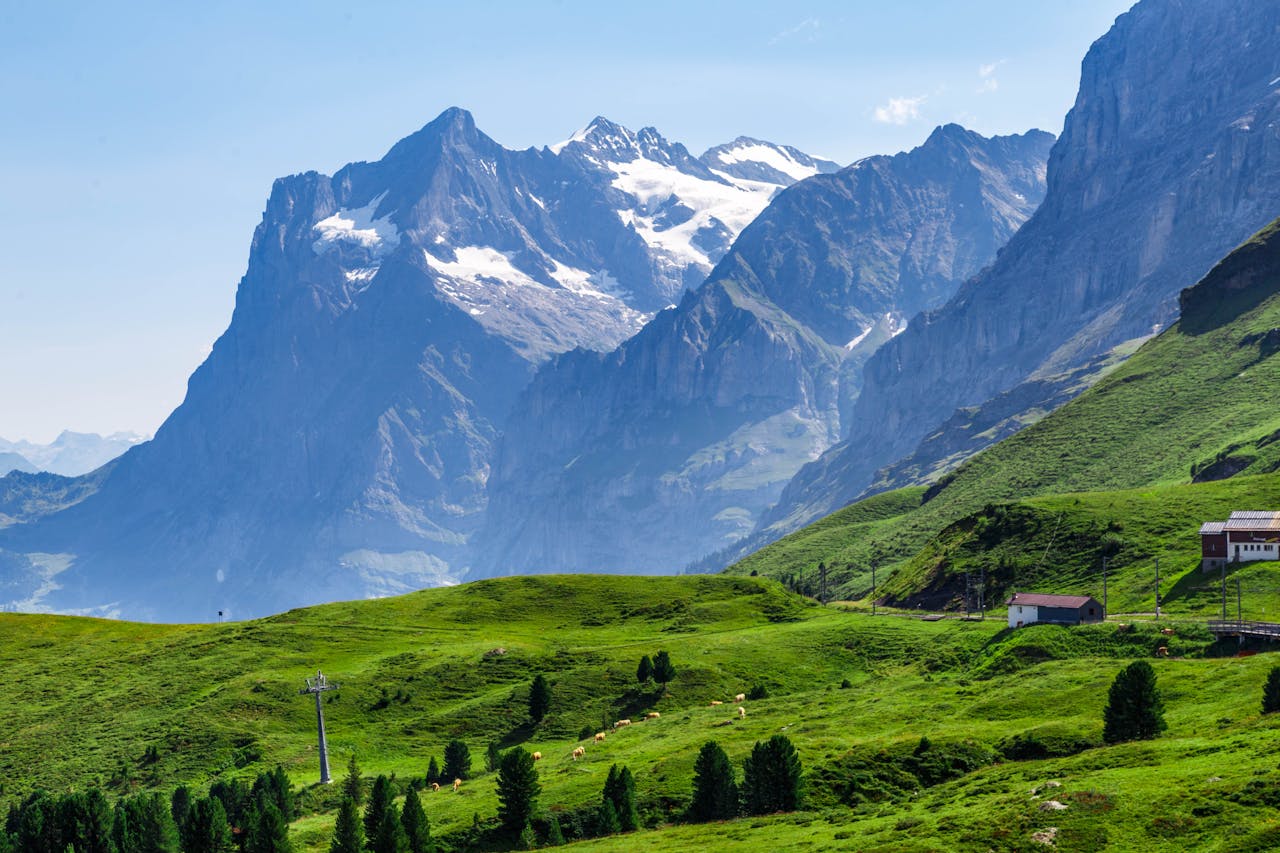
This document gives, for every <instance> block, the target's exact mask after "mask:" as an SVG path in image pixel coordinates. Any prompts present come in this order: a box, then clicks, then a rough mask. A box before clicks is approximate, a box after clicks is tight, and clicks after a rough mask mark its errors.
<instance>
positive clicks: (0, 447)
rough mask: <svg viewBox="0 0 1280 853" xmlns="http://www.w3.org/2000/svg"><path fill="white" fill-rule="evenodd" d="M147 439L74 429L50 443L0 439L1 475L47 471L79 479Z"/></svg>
mask: <svg viewBox="0 0 1280 853" xmlns="http://www.w3.org/2000/svg"><path fill="white" fill-rule="evenodd" d="M146 440H147V437H146V436H145V435H140V434H138V433H136V432H116V433H112V434H111V435H105V436H104V435H98V434H97V433H93V432H72V431H71V430H63V431H62V432H61V433H59V434H58V437H57V438H55V439H54V440H53V441H51V442H49V443H48V444H36V443H35V442H31V441H6V440H5V439H3V438H0V476H3V475H4V474H7V473H9V472H10V471H24V472H28V473H34V472H36V471H48V472H49V473H52V474H61V475H62V476H64V477H76V476H79V475H80V474H88V473H89V472H90V471H92V470H94V469H95V468H100V467H102V466H103V465H105V464H107V463H108V462H110V461H111V460H112V459H115V458H116V457H117V456H119V455H120V454H121V453H124V452H125V451H126V450H128V449H129V448H130V447H133V446H134V445H135V444H141V443H142V442H144V441H146Z"/></svg>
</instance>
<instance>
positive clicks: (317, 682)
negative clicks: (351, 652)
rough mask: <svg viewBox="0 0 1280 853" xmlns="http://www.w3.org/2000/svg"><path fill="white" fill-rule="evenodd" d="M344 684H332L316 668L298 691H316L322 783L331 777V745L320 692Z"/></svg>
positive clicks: (328, 780) (326, 783)
mask: <svg viewBox="0 0 1280 853" xmlns="http://www.w3.org/2000/svg"><path fill="white" fill-rule="evenodd" d="M341 686H342V685H340V684H330V683H329V679H327V678H325V677H324V673H322V672H321V671H320V670H318V669H317V670H316V675H315V678H308V679H307V686H306V687H304V688H302V689H301V690H299V691H298V693H299V694H306V693H314V694H315V697H316V727H317V728H318V729H319V730H320V784H321V785H328V784H329V783H330V782H332V781H333V780H332V779H330V778H329V745H328V743H326V742H325V739H324V706H323V705H321V704H320V694H321V693H324V692H325V691H327V690H337V689H338V688H339V687H341Z"/></svg>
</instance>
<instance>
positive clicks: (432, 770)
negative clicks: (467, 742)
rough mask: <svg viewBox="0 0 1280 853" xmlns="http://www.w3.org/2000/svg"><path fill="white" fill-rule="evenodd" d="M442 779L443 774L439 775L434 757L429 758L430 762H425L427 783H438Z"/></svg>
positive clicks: (438, 767) (438, 766) (438, 768)
mask: <svg viewBox="0 0 1280 853" xmlns="http://www.w3.org/2000/svg"><path fill="white" fill-rule="evenodd" d="M443 778H444V776H443V774H441V773H440V765H439V764H438V763H437V762H436V757H435V756H434V755H433V756H431V760H430V761H429V762H427V781H428V782H439V781H440V780H441V779H443Z"/></svg>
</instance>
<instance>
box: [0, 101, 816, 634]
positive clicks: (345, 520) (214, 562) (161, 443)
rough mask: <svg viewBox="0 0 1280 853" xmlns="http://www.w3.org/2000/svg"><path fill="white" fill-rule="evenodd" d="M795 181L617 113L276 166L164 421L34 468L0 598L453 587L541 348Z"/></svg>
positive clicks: (210, 609) (562, 344)
mask: <svg viewBox="0 0 1280 853" xmlns="http://www.w3.org/2000/svg"><path fill="white" fill-rule="evenodd" d="M791 181H792V179H790V178H786V179H785V180H782V181H781V182H780V183H768V182H764V181H741V180H738V179H735V178H733V176H731V175H728V174H724V173H719V172H716V171H713V170H712V169H711V168H710V167H709V166H708V165H707V164H705V163H703V162H702V161H700V160H698V159H697V158H694V157H692V156H691V155H689V153H688V152H687V151H686V150H685V149H684V147H683V146H681V145H678V144H675V143H670V142H668V141H666V140H665V139H663V138H662V137H661V135H659V134H658V133H657V132H656V131H654V130H652V129H651V128H650V129H645V130H642V131H640V132H639V133H633V132H631V131H629V130H627V129H626V128H622V127H620V126H618V125H615V124H612V123H610V122H608V121H606V120H604V119H596V120H595V121H593V122H592V123H591V124H590V125H588V127H587V128H586V129H584V130H583V131H582V132H580V133H579V134H575V136H574V137H573V138H572V139H570V140H567V141H566V142H565V143H563V144H561V145H557V146H554V147H552V148H542V149H528V150H526V151H511V150H509V149H506V148H504V147H502V146H501V145H499V144H498V143H496V142H494V141H493V140H492V139H490V138H489V137H487V136H485V135H484V134H483V133H481V132H480V131H479V130H478V129H477V128H476V127H475V124H474V122H473V121H472V118H471V116H470V115H469V114H467V113H466V112H465V111H463V110H458V109H451V110H448V111H446V112H445V113H443V114H442V115H441V116H440V117H439V118H437V119H436V120H435V121H433V122H431V123H430V124H428V125H427V126H426V127H424V128H423V129H422V130H420V131H418V132H417V133H415V134H413V135H411V136H409V137H407V138H406V139H404V140H402V141H401V142H399V143H397V144H396V145H395V146H394V147H392V148H391V150H390V151H389V152H388V153H387V154H386V156H385V157H383V158H382V159H381V160H379V161H377V162H374V163H353V164H351V165H349V166H347V167H345V168H343V169H342V170H340V171H339V172H338V173H337V174H335V175H333V176H332V177H330V176H326V175H320V174H316V173H307V174H303V175H296V176H293V177H290V178H285V179H281V180H279V181H277V182H276V184H275V186H274V187H273V189H272V192H271V196H270V199H269V200H268V202H267V206H266V211H265V213H264V215H263V220H262V223H261V224H260V225H259V226H258V228H257V230H256V232H255V234H254V238H253V245H252V248H251V251H250V257H249V264H248V270H247V272H246V273H245V276H244V278H243V279H242V281H241V282H240V287H239V289H238V292H237V296H236V307H235V313H234V316H233V317H232V321H231V324H230V326H229V328H228V329H227V331H226V332H225V333H224V334H223V335H222V337H221V338H219V340H218V341H217V342H216V344H215V345H214V347H213V352H212V353H211V355H210V356H209V358H208V360H207V361H206V362H205V363H204V364H203V365H202V366H201V367H200V368H199V369H198V370H197V371H196V372H195V373H194V374H193V375H192V377H191V379H190V382H189V386H188V390H187V396H186V399H185V400H184V402H183V404H182V405H181V406H180V407H179V408H178V409H177V410H176V411H175V412H174V413H173V415H172V416H171V417H170V418H169V419H168V420H167V421H166V422H165V424H164V425H163V426H162V427H161V429H160V430H159V431H158V433H157V435H156V437H155V439H154V440H152V441H151V442H148V443H146V444H144V445H140V446H138V447H134V448H133V449H131V450H130V451H129V452H128V453H126V454H125V455H124V456H123V457H122V458H120V459H119V460H118V461H117V462H115V463H113V464H112V466H111V467H110V470H107V471H104V472H102V475H101V476H99V477H95V478H94V479H93V481H92V482H85V483H84V484H83V486H76V485H68V484H58V483H42V482H36V481H31V482H27V481H21V482H19V481H18V480H14V481H13V494H14V497H13V501H12V503H13V510H12V511H10V510H9V509H7V508H0V509H3V512H4V513H5V515H4V516H2V518H3V519H4V523H3V524H2V525H0V526H3V527H4V530H3V531H2V532H0V590H2V591H3V592H4V597H3V599H0V605H3V604H7V605H10V606H20V607H22V608H24V609H33V608H50V607H52V608H56V609H59V610H78V611H84V612H93V613H111V614H123V615H128V616H134V617H143V618H161V619H168V620H173V619H208V618H211V616H212V615H213V614H214V613H215V612H216V611H218V610H223V611H229V612H231V613H233V614H236V615H249V614H261V613H267V612H271V611H275V610H280V609H284V608H286V607H291V606H295V605H300V604H306V603H314V602H317V601H324V600H332V599H336V598H344V597H363V596H366V595H376V594H385V593H391V592H397V591H400V590H404V589H411V588H418V587H422V586H430V585H436V584H440V583H445V582H449V581H450V580H452V579H454V578H456V577H457V576H459V575H460V574H461V573H462V572H463V571H465V569H466V567H467V565H468V562H469V540H470V538H471V536H472V535H473V534H474V533H475V531H476V529H477V527H478V524H479V522H480V519H481V517H482V514H483V512H484V509H485V506H486V502H487V491H486V485H487V481H488V478H489V466H490V459H491V456H492V448H493V443H494V441H495V440H496V437H497V434H498V431H497V426H496V425H497V424H498V423H500V422H501V420H502V419H503V417H505V415H506V413H507V411H508V410H509V408H510V407H511V404H512V402H513V401H514V399H515V397H516V394H517V393H518V392H519V391H520V389H522V388H523V387H524V386H525V384H526V383H527V382H528V380H529V378H530V376H531V375H532V373H533V370H534V368H535V367H536V365H537V364H539V363H541V362H542V361H544V360H545V359H547V358H548V357H550V356H551V355H553V354H555V353H559V352H563V351H565V350H567V349H571V348H573V347H587V348H600V349H608V348H612V347H613V346H615V345H616V344H617V343H619V342H620V341H621V340H623V339H624V338H626V337H628V336H630V335H631V334H633V333H634V332H635V331H636V330H637V329H638V328H640V327H641V325H643V323H644V321H645V320H646V319H647V318H648V317H649V316H651V314H652V312H654V311H656V310H658V309H660V308H663V307H665V306H667V305H669V304H670V303H671V302H672V301H675V300H678V299H679V298H680V294H681V292H682V291H683V290H684V288H685V287H686V286H687V285H688V284H689V283H690V282H693V281H700V280H701V279H702V278H703V277H704V276H705V275H706V273H707V272H709V271H710V269H711V267H712V265H713V264H714V263H715V261H717V260H719V258H720V257H722V256H723V255H724V252H725V251H726V250H727V248H728V247H729V245H730V243H731V242H732V240H733V238H734V237H735V236H736V235H737V233H738V232H739V231H740V230H741V229H742V227H744V226H745V225H746V224H747V222H748V221H750V219H751V218H752V217H754V216H755V214H756V213H758V211H759V210H760V209H762V208H763V207H764V206H765V205H766V204H767V203H768V199H769V197H770V196H771V195H772V194H773V193H774V192H776V191H777V190H778V189H779V188H780V187H781V186H783V185H785V184H788V183H791ZM14 476H15V477H16V475H14ZM55 492H56V493H55ZM56 510H61V511H56Z"/></svg>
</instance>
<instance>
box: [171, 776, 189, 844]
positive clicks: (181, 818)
mask: <svg viewBox="0 0 1280 853" xmlns="http://www.w3.org/2000/svg"><path fill="white" fill-rule="evenodd" d="M190 810H191V790H190V789H189V788H187V786H186V785H179V786H178V787H177V788H174V789H173V796H171V797H169V814H171V815H173V823H174V825H175V826H177V827H178V834H179V835H181V834H182V826H183V824H185V823H186V822H187V812H189V811H190Z"/></svg>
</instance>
